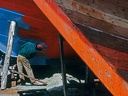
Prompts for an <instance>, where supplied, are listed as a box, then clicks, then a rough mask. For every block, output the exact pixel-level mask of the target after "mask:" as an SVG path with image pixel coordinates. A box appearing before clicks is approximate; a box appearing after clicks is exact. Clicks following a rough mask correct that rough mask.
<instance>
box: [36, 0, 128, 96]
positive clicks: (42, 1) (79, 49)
mask: <svg viewBox="0 0 128 96" xmlns="http://www.w3.org/2000/svg"><path fill="white" fill-rule="evenodd" d="M34 2H35V3H36V4H37V5H38V7H39V8H40V9H41V10H42V12H43V13H44V14H45V15H46V16H47V17H48V18H49V20H50V21H51V22H52V23H53V25H54V26H55V27H56V28H57V29H58V31H59V32H60V33H61V35H62V36H63V37H64V38H65V39H66V41H67V42H68V43H69V44H70V45H71V46H72V48H73V49H74V50H75V51H76V53H77V54H78V55H79V56H80V57H81V58H82V60H83V61H84V62H85V63H86V64H87V65H88V66H89V67H90V68H91V70H92V71H93V72H94V73H95V75H96V76H97V77H98V78H99V79H100V80H101V81H102V83H103V84H104V85H105V86H106V87H107V88H108V89H109V91H110V92H111V93H112V94H113V95H115V96H126V95H127V94H128V84H127V82H126V81H125V80H123V78H122V77H120V76H119V75H118V74H117V73H116V72H115V71H114V70H113V69H112V68H111V67H110V66H109V64H108V62H106V61H105V60H104V58H103V57H102V56H101V55H100V54H99V53H98V52H97V51H96V50H95V48H94V47H93V46H92V44H91V43H90V42H89V41H88V40H87V39H86V38H85V36H83V34H82V33H81V31H80V30H79V29H78V28H77V27H76V26H75V25H74V24H73V23H72V22H71V21H70V19H69V18H68V17H67V16H66V15H65V14H64V12H63V11H62V10H61V9H60V8H59V6H57V4H56V3H55V1H54V0H34ZM56 18H57V19H56Z"/></svg>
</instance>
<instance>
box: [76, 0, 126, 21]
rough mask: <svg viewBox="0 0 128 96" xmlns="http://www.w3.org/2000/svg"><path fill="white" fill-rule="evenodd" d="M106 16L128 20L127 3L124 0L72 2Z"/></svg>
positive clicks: (80, 0)
mask: <svg viewBox="0 0 128 96" xmlns="http://www.w3.org/2000/svg"><path fill="white" fill-rule="evenodd" d="M74 1H76V2H78V3H81V4H84V5H88V6H90V7H93V8H95V9H98V10H101V11H103V12H106V13H108V14H112V15H115V16H119V17H121V18H127V19H128V6H127V7H126V5H128V2H127V1H125V0H118V1H117V0H74Z"/></svg>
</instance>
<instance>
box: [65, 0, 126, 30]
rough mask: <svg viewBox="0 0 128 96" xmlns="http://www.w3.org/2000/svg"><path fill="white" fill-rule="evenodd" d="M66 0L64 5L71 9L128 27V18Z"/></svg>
mask: <svg viewBox="0 0 128 96" xmlns="http://www.w3.org/2000/svg"><path fill="white" fill-rule="evenodd" d="M64 1H65V2H63V4H64V7H66V8H68V9H70V10H73V11H76V12H79V13H82V14H84V15H87V16H91V17H93V18H96V19H99V20H102V21H104V22H107V23H109V24H113V25H116V26H120V27H123V28H128V20H127V19H124V18H120V17H117V16H114V15H111V14H108V13H105V12H102V11H100V10H97V9H95V8H93V7H90V6H87V5H83V4H80V3H77V2H75V1H74V0H64Z"/></svg>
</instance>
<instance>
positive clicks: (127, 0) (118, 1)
mask: <svg viewBox="0 0 128 96" xmlns="http://www.w3.org/2000/svg"><path fill="white" fill-rule="evenodd" d="M103 1H105V2H109V3H113V4H115V5H118V6H123V7H126V8H128V0H103Z"/></svg>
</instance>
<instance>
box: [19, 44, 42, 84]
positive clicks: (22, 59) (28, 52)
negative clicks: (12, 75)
mask: <svg viewBox="0 0 128 96" xmlns="http://www.w3.org/2000/svg"><path fill="white" fill-rule="evenodd" d="M42 49H43V46H42V45H41V44H37V45H35V44H33V43H31V42H27V43H25V44H24V45H22V46H21V48H20V50H19V53H18V57H17V68H18V71H19V72H20V73H23V69H25V71H26V73H27V75H28V76H30V77H32V78H35V77H34V74H33V70H32V68H31V66H30V63H29V59H31V58H33V57H34V56H35V55H36V53H37V52H38V51H41V50H42ZM19 78H20V79H19V80H18V81H17V83H19V84H21V85H25V78H24V76H23V75H19ZM30 81H31V84H33V85H36V84H37V83H38V82H37V81H35V80H33V79H30Z"/></svg>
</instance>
